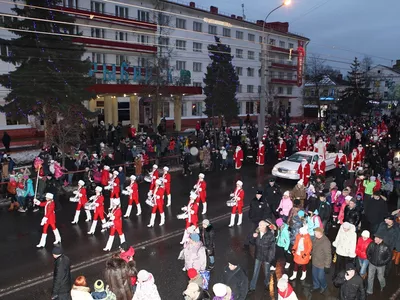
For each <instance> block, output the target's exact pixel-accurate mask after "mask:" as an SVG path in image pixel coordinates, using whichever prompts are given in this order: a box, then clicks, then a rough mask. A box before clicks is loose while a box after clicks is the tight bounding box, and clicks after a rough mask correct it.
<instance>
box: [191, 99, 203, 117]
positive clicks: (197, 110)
mask: <svg viewBox="0 0 400 300" xmlns="http://www.w3.org/2000/svg"><path fill="white" fill-rule="evenodd" d="M202 115H203V102H193V103H192V116H202Z"/></svg>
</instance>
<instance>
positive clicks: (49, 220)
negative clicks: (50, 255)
mask: <svg viewBox="0 0 400 300" xmlns="http://www.w3.org/2000/svg"><path fill="white" fill-rule="evenodd" d="M45 198H46V201H44V202H40V201H39V200H37V199H35V200H33V202H34V203H35V204H36V205H37V206H41V207H44V217H43V219H42V222H41V224H40V225H41V226H43V231H42V237H41V238H40V242H39V244H38V245H36V247H37V248H43V247H44V246H46V238H47V229H48V228H49V225H50V226H51V229H53V233H54V237H55V241H54V243H53V244H54V245H56V244H58V243H61V236H60V232H59V231H58V229H57V227H56V213H55V211H54V209H55V204H54V201H53V198H54V195H53V194H51V193H46V195H45Z"/></svg>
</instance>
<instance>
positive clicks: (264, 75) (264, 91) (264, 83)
mask: <svg viewBox="0 0 400 300" xmlns="http://www.w3.org/2000/svg"><path fill="white" fill-rule="evenodd" d="M291 3H292V0H284V1H283V2H282V4H281V5H279V6H278V7H276V8H274V9H273V10H271V11H270V12H269V13H268V15H267V16H266V17H265V20H264V24H263V30H262V43H261V97H260V114H259V115H258V140H259V141H262V137H263V134H264V127H265V104H266V100H267V99H268V97H267V96H268V95H269V90H268V89H269V87H268V71H267V66H268V64H267V58H268V39H269V38H268V34H267V36H266V37H265V25H266V24H267V19H268V17H269V16H270V15H271V14H272V13H273V12H274V11H276V10H278V9H279V8H281V7H282V6H288V5H290V4H291ZM265 43H267V47H266V49H264V45H265Z"/></svg>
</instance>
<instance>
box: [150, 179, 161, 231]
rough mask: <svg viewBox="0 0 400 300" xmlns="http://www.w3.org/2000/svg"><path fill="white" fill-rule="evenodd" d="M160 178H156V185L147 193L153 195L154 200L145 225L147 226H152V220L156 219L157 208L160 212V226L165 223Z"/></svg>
mask: <svg viewBox="0 0 400 300" xmlns="http://www.w3.org/2000/svg"><path fill="white" fill-rule="evenodd" d="M161 183H162V182H161V180H160V179H157V180H156V186H155V188H154V190H153V192H152V194H150V192H149V195H153V197H154V198H153V199H154V201H155V205H154V206H153V209H152V211H151V218H150V223H149V224H148V225H147V227H154V221H155V220H156V213H157V210H158V211H159V212H160V216H161V222H160V224H159V225H160V226H162V225H164V223H165V213H164V189H163V188H162V186H161Z"/></svg>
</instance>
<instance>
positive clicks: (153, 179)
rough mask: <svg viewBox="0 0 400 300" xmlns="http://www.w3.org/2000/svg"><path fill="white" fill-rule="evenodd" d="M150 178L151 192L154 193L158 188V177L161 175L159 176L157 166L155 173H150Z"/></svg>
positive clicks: (154, 168) (154, 167)
mask: <svg viewBox="0 0 400 300" xmlns="http://www.w3.org/2000/svg"><path fill="white" fill-rule="evenodd" d="M150 176H151V182H150V188H149V191H150V192H153V190H154V188H155V186H156V180H157V179H158V177H160V175H159V174H158V166H157V165H153V171H152V172H151V173H150Z"/></svg>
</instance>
